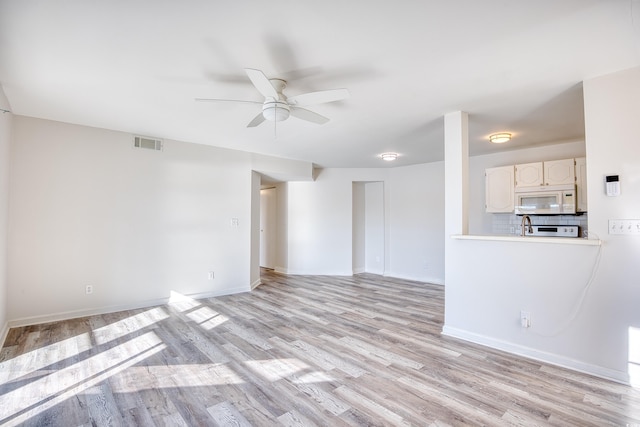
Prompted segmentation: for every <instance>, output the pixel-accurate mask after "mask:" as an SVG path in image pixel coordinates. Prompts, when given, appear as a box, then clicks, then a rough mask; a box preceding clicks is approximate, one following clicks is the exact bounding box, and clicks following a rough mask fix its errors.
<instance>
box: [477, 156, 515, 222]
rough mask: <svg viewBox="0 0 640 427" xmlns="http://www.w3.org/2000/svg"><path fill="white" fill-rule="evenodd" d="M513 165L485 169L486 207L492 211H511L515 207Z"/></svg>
mask: <svg viewBox="0 0 640 427" xmlns="http://www.w3.org/2000/svg"><path fill="white" fill-rule="evenodd" d="M513 171H514V167H513V166H502V167H498V168H489V169H485V173H484V175H485V180H484V182H485V192H484V195H485V209H486V211H487V212H492V213H509V212H513V209H514V204H513V203H514V193H513V190H514V187H513V182H514V180H513Z"/></svg>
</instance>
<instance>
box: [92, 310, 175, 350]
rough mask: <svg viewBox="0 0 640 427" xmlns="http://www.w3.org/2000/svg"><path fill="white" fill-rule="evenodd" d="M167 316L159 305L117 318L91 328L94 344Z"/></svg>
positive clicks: (109, 339)
mask: <svg viewBox="0 0 640 427" xmlns="http://www.w3.org/2000/svg"><path fill="white" fill-rule="evenodd" d="M167 318H169V315H168V314H167V312H166V311H165V310H164V309H163V308H161V307H156V308H152V309H150V310H146V311H144V312H143V313H139V314H136V315H134V316H129V317H127V318H125V319H122V320H118V321H117V322H114V323H109V324H108V325H105V326H101V327H99V328H96V329H94V330H93V333H92V334H93V338H94V340H95V342H96V344H98V345H102V344H106V343H108V342H110V341H113V340H116V339H119V338H122V337H124V336H125V335H128V334H130V333H132V332H135V331H139V330H141V329H144V328H146V327H148V326H151V325H153V324H154V323H157V322H160V321H161V320H164V319H167Z"/></svg>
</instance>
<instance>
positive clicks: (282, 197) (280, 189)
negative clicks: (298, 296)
mask: <svg viewBox="0 0 640 427" xmlns="http://www.w3.org/2000/svg"><path fill="white" fill-rule="evenodd" d="M288 212H289V184H288V183H287V182H281V183H278V184H276V213H275V215H276V230H277V232H276V249H275V250H276V259H275V270H276V271H277V272H280V273H284V272H286V271H287V270H288V269H289V246H288V242H289V227H288V224H289V216H288Z"/></svg>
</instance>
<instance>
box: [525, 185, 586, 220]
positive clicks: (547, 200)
mask: <svg viewBox="0 0 640 427" xmlns="http://www.w3.org/2000/svg"><path fill="white" fill-rule="evenodd" d="M515 213H516V214H517V215H573V214H575V213H576V186H575V185H545V186H540V187H528V188H527V187H524V188H516V190H515Z"/></svg>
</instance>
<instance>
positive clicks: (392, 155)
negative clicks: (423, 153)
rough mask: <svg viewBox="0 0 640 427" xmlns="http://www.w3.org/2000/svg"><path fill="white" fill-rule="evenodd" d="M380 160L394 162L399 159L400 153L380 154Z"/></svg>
mask: <svg viewBox="0 0 640 427" xmlns="http://www.w3.org/2000/svg"><path fill="white" fill-rule="evenodd" d="M380 158H381V159H382V160H385V161H387V162H392V161H394V160H395V159H397V158H398V153H382V154H380Z"/></svg>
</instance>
